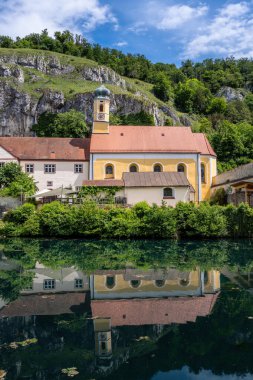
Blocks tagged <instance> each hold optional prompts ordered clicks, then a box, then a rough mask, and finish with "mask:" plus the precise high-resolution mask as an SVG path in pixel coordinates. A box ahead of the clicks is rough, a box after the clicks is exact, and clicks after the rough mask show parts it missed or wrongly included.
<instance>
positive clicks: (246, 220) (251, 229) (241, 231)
mask: <svg viewBox="0 0 253 380" xmlns="http://www.w3.org/2000/svg"><path fill="white" fill-rule="evenodd" d="M225 215H226V218H227V221H228V233H229V235H230V236H231V237H253V209H252V208H251V207H250V206H249V205H247V204H245V203H241V204H240V205H239V206H238V207H235V206H232V205H229V206H227V207H226V209H225Z"/></svg>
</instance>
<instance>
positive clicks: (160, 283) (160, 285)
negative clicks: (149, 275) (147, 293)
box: [155, 280, 165, 288]
mask: <svg viewBox="0 0 253 380" xmlns="http://www.w3.org/2000/svg"><path fill="white" fill-rule="evenodd" d="M155 285H156V286H157V287H158V288H162V287H163V286H164V285H165V281H164V280H156V281H155Z"/></svg>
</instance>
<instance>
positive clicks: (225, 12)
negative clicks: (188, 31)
mask: <svg viewBox="0 0 253 380" xmlns="http://www.w3.org/2000/svg"><path fill="white" fill-rule="evenodd" d="M197 32H198V33H197V34H196V35H195V36H194V37H193V38H192V39H191V40H190V41H189V42H188V44H187V46H186V49H185V52H184V58H186V57H187V58H196V57H198V56H201V55H207V54H211V53H212V54H215V55H216V56H217V55H223V56H230V55H233V56H234V57H236V58H238V57H243V56H244V57H245V56H251V57H252V56H253V40H252V34H253V14H252V8H251V4H250V3H249V2H239V3H234V4H229V5H226V6H224V7H222V8H221V9H219V11H218V13H217V14H216V15H215V16H214V18H213V19H212V20H211V21H209V22H208V21H207V24H206V26H205V28H200V29H199V30H198V31H197Z"/></svg>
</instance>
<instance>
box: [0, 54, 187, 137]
mask: <svg viewBox="0 0 253 380" xmlns="http://www.w3.org/2000/svg"><path fill="white" fill-rule="evenodd" d="M99 83H104V84H106V85H107V86H108V87H109V88H110V90H111V92H112V95H111V112H112V113H115V114H120V115H126V114H129V113H133V114H135V113H139V112H140V111H145V112H147V113H149V114H151V115H153V116H154V121H155V124H156V125H164V123H165V122H166V121H167V119H168V118H169V120H170V124H174V125H180V124H181V125H190V120H189V118H188V117H186V116H185V115H183V116H179V115H178V113H177V111H176V110H175V109H174V108H173V106H168V105H166V104H164V103H162V102H161V101H159V100H158V99H156V98H155V97H154V95H153V94H152V91H151V89H152V86H151V85H148V84H147V83H145V84H144V83H142V82H140V81H133V80H132V81H131V80H130V79H128V78H126V79H124V78H122V77H121V76H120V75H118V74H117V73H115V72H114V71H113V70H111V69H109V68H107V67H103V66H99V65H97V64H96V63H95V62H93V61H89V60H86V59H83V58H78V57H71V56H64V55H61V54H57V53H52V52H50V53H49V52H44V51H32V50H25V49H20V50H11V49H0V127H1V128H0V134H1V135H4V136H6V135H8V136H15V135H16V136H23V135H29V134H31V126H32V125H33V124H34V123H36V121H37V119H38V116H39V115H41V114H42V113H43V112H45V111H49V112H53V113H56V112H65V111H67V110H69V109H71V108H75V109H76V110H78V111H82V112H84V113H85V116H86V120H87V123H88V124H91V121H92V104H93V95H92V93H93V91H94V89H95V88H96V87H97V86H98V85H99Z"/></svg>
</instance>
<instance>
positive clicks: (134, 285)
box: [130, 280, 141, 288]
mask: <svg viewBox="0 0 253 380" xmlns="http://www.w3.org/2000/svg"><path fill="white" fill-rule="evenodd" d="M130 284H131V286H132V288H139V286H140V284H141V281H140V280H132V281H130Z"/></svg>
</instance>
